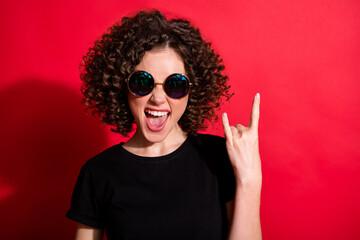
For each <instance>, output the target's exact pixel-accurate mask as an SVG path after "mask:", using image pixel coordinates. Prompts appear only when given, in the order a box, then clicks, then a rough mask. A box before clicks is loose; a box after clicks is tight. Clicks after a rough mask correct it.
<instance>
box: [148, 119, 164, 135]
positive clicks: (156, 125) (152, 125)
mask: <svg viewBox="0 0 360 240" xmlns="http://www.w3.org/2000/svg"><path fill="white" fill-rule="evenodd" d="M166 119H167V115H165V116H161V117H155V116H151V115H148V116H147V120H148V121H147V125H148V128H149V129H150V130H151V131H161V130H162V129H163V127H164V126H165V125H164V123H165V121H166Z"/></svg>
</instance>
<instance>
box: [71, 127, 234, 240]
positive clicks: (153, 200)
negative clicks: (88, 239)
mask: <svg viewBox="0 0 360 240" xmlns="http://www.w3.org/2000/svg"><path fill="white" fill-rule="evenodd" d="M234 193H235V178H234V174H233V171H232V167H231V164H230V161H229V159H228V155H227V151H226V147H225V139H224V138H221V137H217V136H212V135H205V134H198V135H196V136H189V137H188V138H187V139H186V141H185V142H184V143H183V144H182V145H181V146H180V147H179V148H178V149H176V150H175V151H174V152H172V153H170V154H167V155H165V156H160V157H141V156H137V155H134V154H132V153H130V152H128V151H127V150H125V149H124V148H123V147H122V144H117V145H114V146H112V147H110V148H108V149H107V150H105V151H103V152H102V153H100V154H98V155H96V156H95V157H93V158H91V159H90V160H88V161H87V162H86V164H85V165H84V166H83V167H82V169H81V171H80V174H79V177H78V180H77V182H76V185H75V189H74V192H73V196H72V199H71V208H70V210H69V211H68V212H67V214H66V216H67V217H68V218H70V219H72V220H75V221H77V222H80V223H82V224H85V225H88V226H91V227H95V228H104V229H105V230H106V235H107V239H108V240H115V239H116V240H120V239H182V240H184V239H206V240H210V239H217V240H218V239H225V237H226V235H227V219H226V208H225V203H226V202H227V201H229V200H232V199H233V198H234Z"/></svg>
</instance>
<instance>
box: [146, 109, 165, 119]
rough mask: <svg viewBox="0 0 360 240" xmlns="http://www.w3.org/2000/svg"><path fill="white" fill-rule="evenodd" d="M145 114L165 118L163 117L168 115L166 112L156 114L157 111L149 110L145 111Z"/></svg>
mask: <svg viewBox="0 0 360 240" xmlns="http://www.w3.org/2000/svg"><path fill="white" fill-rule="evenodd" d="M146 112H147V113H149V114H151V115H153V116H157V117H159V116H165V115H167V114H168V112H158V111H150V110H147V111H146Z"/></svg>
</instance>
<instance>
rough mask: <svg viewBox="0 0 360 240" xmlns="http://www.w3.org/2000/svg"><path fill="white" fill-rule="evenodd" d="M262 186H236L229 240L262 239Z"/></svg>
mask: <svg viewBox="0 0 360 240" xmlns="http://www.w3.org/2000/svg"><path fill="white" fill-rule="evenodd" d="M260 194H261V183H260V184H247V185H244V184H240V183H238V184H237V186H236V192H235V199H234V211H233V216H232V221H231V222H230V228H229V237H228V239H229V240H260V239H262V234H261V224H260Z"/></svg>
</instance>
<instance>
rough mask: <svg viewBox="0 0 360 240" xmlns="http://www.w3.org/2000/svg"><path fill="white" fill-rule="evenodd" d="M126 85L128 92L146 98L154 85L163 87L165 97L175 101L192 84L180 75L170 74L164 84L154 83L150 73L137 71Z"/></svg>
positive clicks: (183, 94) (186, 91)
mask: <svg viewBox="0 0 360 240" xmlns="http://www.w3.org/2000/svg"><path fill="white" fill-rule="evenodd" d="M127 85H128V88H129V90H130V92H132V93H133V94H134V95H137V96H146V95H148V94H149V93H151V92H152V91H153V89H154V87H155V85H163V88H164V91H165V93H166V95H168V96H169V97H171V98H175V99H176V98H182V97H184V96H186V94H187V93H188V92H189V90H190V87H191V85H192V84H191V83H190V81H189V79H188V78H187V77H186V76H185V75H183V74H180V73H174V74H171V75H170V76H168V77H167V78H166V80H165V82H164V83H155V81H154V78H153V76H151V74H150V73H148V72H145V71H137V72H134V73H132V74H131V75H130V76H129V77H128V79H127Z"/></svg>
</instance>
